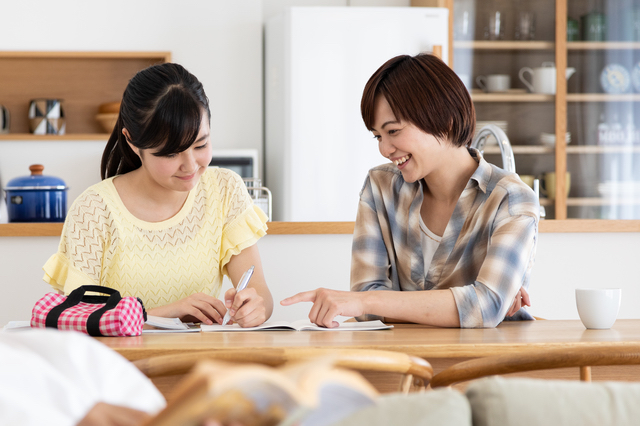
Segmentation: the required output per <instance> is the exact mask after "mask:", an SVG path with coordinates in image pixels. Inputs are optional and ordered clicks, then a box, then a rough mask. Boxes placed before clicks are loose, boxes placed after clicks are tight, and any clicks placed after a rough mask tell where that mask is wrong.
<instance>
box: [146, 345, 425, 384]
mask: <svg viewBox="0 0 640 426" xmlns="http://www.w3.org/2000/svg"><path fill="white" fill-rule="evenodd" d="M315 357H322V358H331V360H332V362H333V363H334V365H336V366H337V367H343V368H349V369H353V370H359V371H373V372H384V373H399V374H402V375H403V378H402V381H401V384H400V391H401V392H404V393H408V392H409V391H410V390H411V388H412V385H413V387H414V390H424V389H425V388H426V387H427V385H428V384H429V382H430V380H431V377H432V376H433V368H432V367H431V364H429V363H428V362H427V361H425V360H424V359H422V358H418V357H415V356H411V355H407V354H405V353H402V352H392V351H382V350H369V349H317V348H292V349H283V350H279V351H269V353H262V351H260V350H259V349H256V350H250V351H247V350H219V351H218V350H216V351H201V352H190V353H178V354H175V355H160V356H156V357H151V358H144V359H140V360H137V361H134V362H133V364H134V365H135V366H136V367H138V369H139V370H140V371H142V372H143V373H144V374H145V375H146V376H147V377H149V378H152V379H153V378H157V377H162V376H171V375H178V374H185V373H187V372H189V371H190V370H191V368H192V367H193V366H194V365H195V364H196V363H197V362H198V361H201V360H203V359H215V360H219V361H231V362H252V363H259V364H264V365H269V366H273V367H275V366H279V365H282V364H284V363H286V362H291V361H302V360H307V359H312V358H315Z"/></svg>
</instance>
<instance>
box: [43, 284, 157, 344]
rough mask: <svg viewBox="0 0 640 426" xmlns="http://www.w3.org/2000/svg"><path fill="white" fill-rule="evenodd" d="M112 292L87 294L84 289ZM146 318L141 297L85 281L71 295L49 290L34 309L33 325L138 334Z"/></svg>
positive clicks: (93, 333) (98, 333) (101, 333)
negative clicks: (125, 295) (99, 294)
mask: <svg viewBox="0 0 640 426" xmlns="http://www.w3.org/2000/svg"><path fill="white" fill-rule="evenodd" d="M87 291H91V292H96V293H103V294H108V295H109V296H97V295H85V292H87ZM146 319H147V313H146V312H145V310H144V306H143V305H142V301H141V300H140V299H139V298H136V297H121V296H120V292H119V291H118V290H114V289H112V288H109V287H102V286H97V285H85V286H81V287H79V288H77V289H75V290H73V291H72V292H71V293H70V294H69V296H68V297H67V296H64V295H61V294H57V293H47V294H46V295H45V296H44V297H42V298H41V299H40V300H38V301H37V302H36V304H35V306H34V307H33V310H32V312H31V327H42V328H44V327H52V328H57V329H59V330H75V331H80V332H83V333H86V334H89V335H91V336H139V335H140V334H142V326H143V325H144V322H145V321H146Z"/></svg>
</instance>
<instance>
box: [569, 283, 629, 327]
mask: <svg viewBox="0 0 640 426" xmlns="http://www.w3.org/2000/svg"><path fill="white" fill-rule="evenodd" d="M621 299H622V290H621V289H619V288H605V289H597V288H578V289H576V307H577V308H578V315H580V320H581V321H582V324H584V326H585V327H586V328H589V329H600V330H604V329H609V328H611V327H612V326H613V324H614V323H615V322H616V318H617V317H618V312H619V311H620V300H621Z"/></svg>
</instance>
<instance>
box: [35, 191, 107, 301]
mask: <svg viewBox="0 0 640 426" xmlns="http://www.w3.org/2000/svg"><path fill="white" fill-rule="evenodd" d="M112 228H113V219H112V217H111V214H110V213H109V209H108V208H107V205H106V203H105V201H104V199H103V198H102V197H101V196H100V195H99V194H97V193H96V192H94V191H91V190H89V191H86V192H85V193H84V194H82V195H81V196H80V197H78V198H77V199H76V201H75V202H74V203H73V205H72V206H71V209H70V210H69V212H68V213H67V218H66V220H65V224H64V228H63V230H62V236H61V238H60V245H59V247H58V253H56V254H55V255H54V256H52V257H51V259H49V261H48V262H47V263H46V264H45V267H44V270H45V281H47V282H49V283H50V284H51V285H52V286H53V287H54V288H56V289H59V290H62V291H64V292H65V293H69V292H70V291H71V290H73V289H74V288H77V287H79V286H80V285H85V284H100V278H101V271H102V263H103V259H104V258H105V257H106V256H108V255H109V247H110V246H111V241H112V240H113V239H114V238H117V233H114V230H113V229H112Z"/></svg>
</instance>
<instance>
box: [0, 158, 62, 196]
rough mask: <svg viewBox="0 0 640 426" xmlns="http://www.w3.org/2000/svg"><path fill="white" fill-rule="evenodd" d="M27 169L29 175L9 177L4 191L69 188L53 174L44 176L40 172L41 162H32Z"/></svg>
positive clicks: (42, 168) (41, 168)
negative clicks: (29, 172)
mask: <svg viewBox="0 0 640 426" xmlns="http://www.w3.org/2000/svg"><path fill="white" fill-rule="evenodd" d="M29 170H30V171H31V175H29V176H22V177H17V178H15V179H11V180H10V181H9V182H8V183H7V186H6V187H5V188H4V189H5V191H11V190H13V191H15V190H22V191H24V190H30V189H32V190H52V189H55V190H67V189H69V188H68V187H67V185H66V184H65V183H64V181H63V180H62V179H60V178H57V177H55V176H44V175H43V174H42V171H43V170H44V166H43V165H42V164H32V165H30V166H29Z"/></svg>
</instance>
